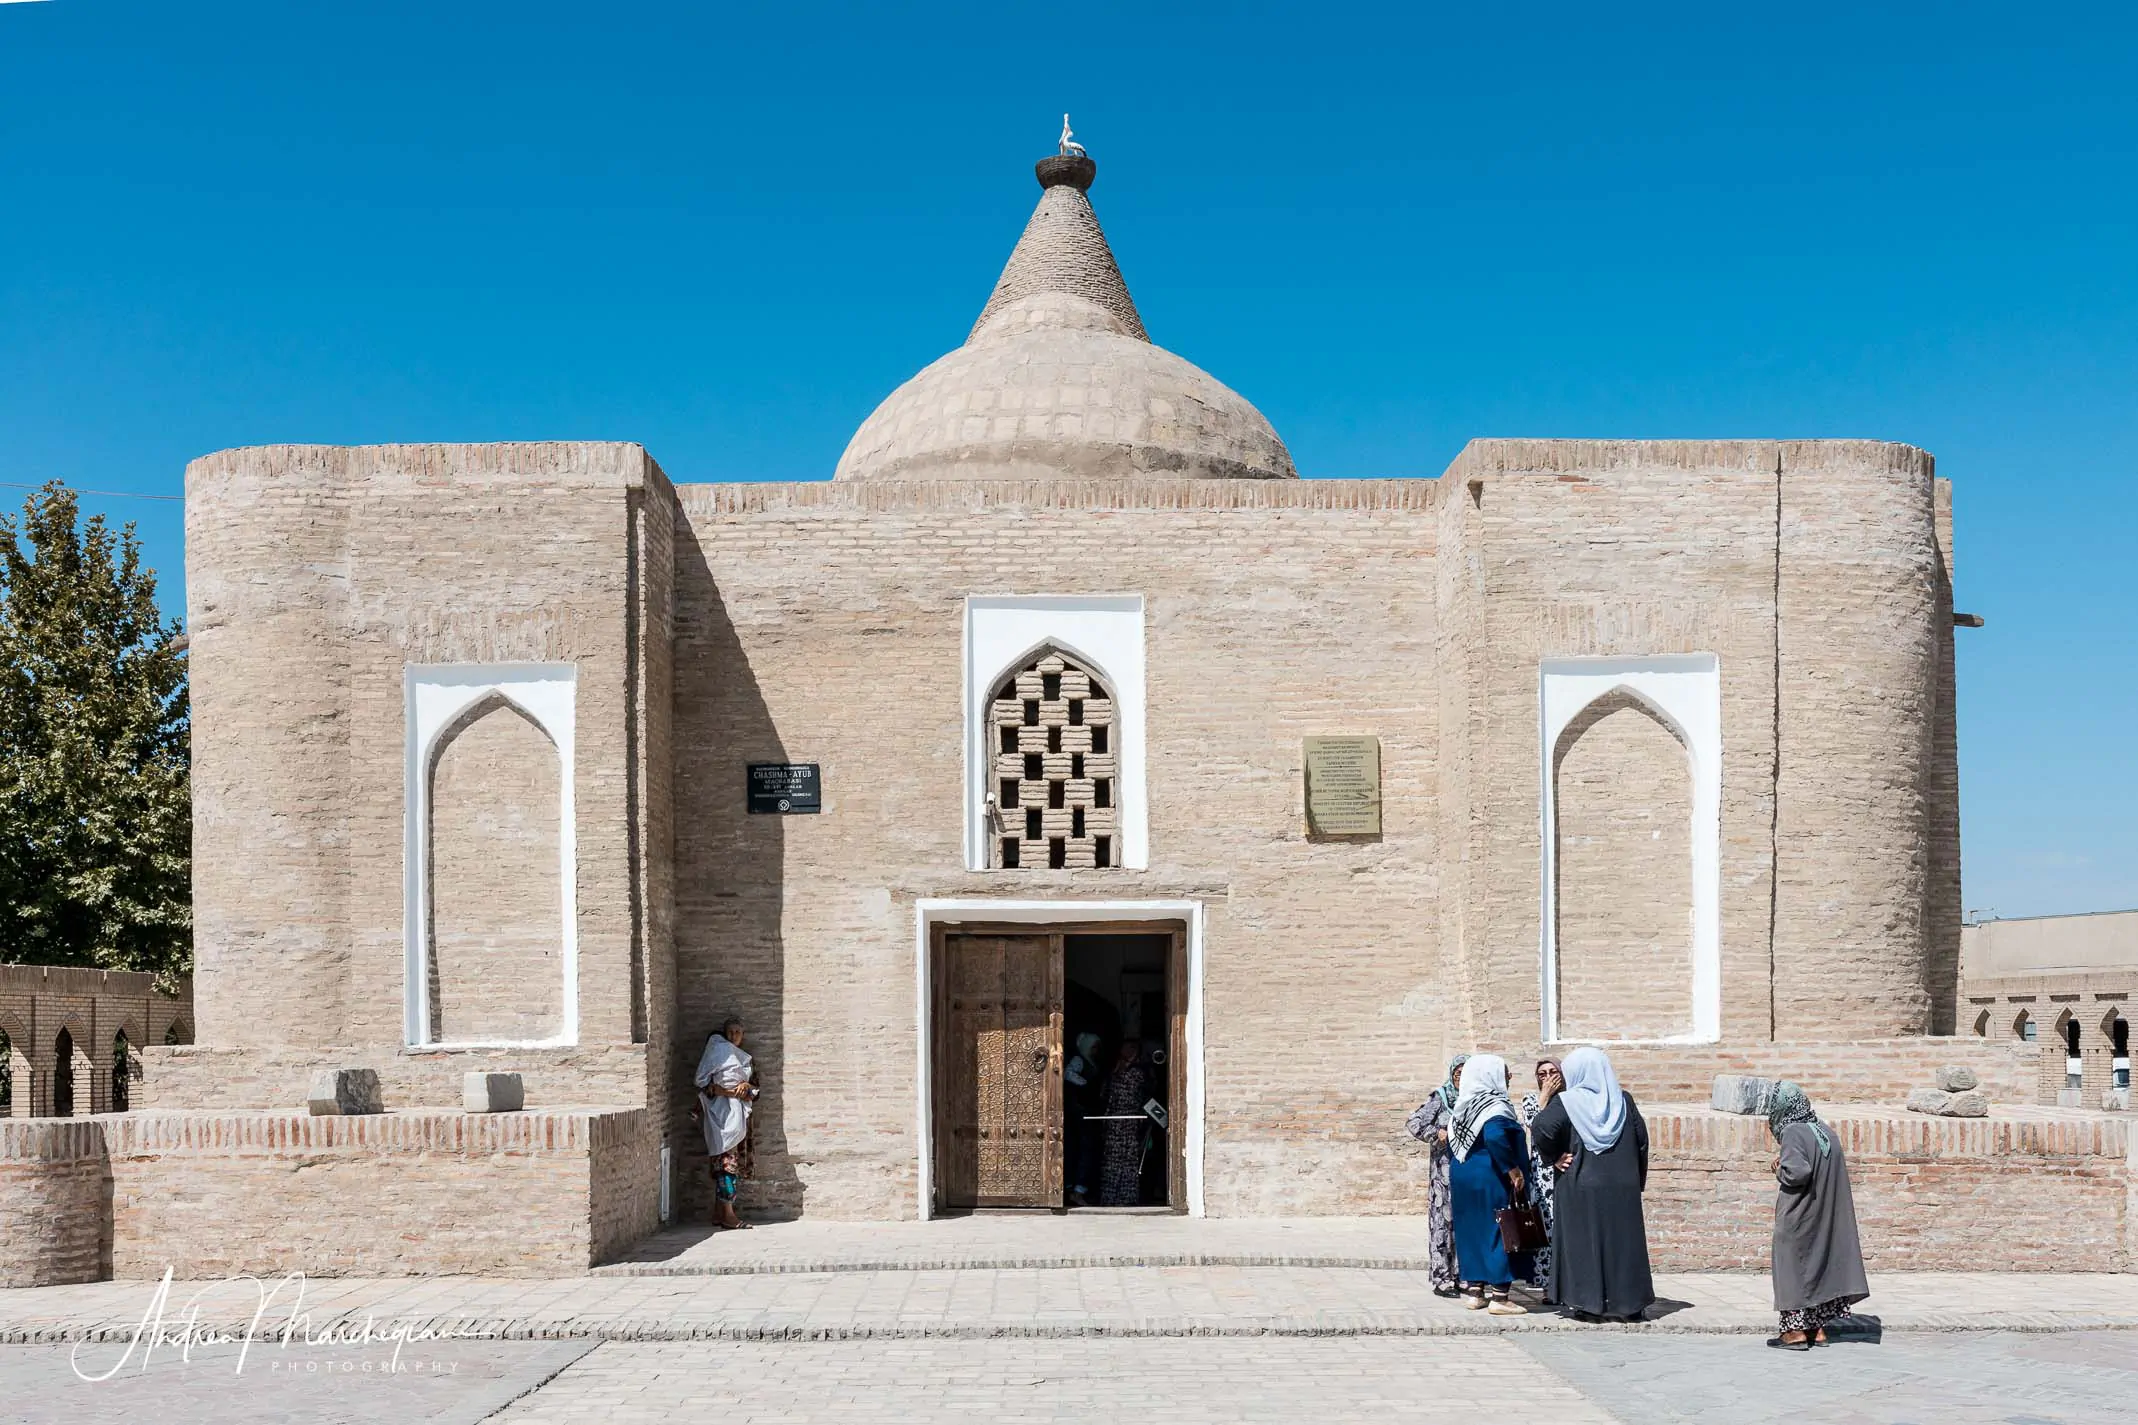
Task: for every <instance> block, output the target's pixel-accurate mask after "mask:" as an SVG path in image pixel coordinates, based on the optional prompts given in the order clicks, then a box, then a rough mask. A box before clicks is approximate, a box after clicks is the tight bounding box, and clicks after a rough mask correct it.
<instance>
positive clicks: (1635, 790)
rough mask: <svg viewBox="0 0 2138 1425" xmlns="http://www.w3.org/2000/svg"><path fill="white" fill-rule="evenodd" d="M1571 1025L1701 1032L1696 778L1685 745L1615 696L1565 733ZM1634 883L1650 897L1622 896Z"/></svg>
mask: <svg viewBox="0 0 2138 1425" xmlns="http://www.w3.org/2000/svg"><path fill="white" fill-rule="evenodd" d="M1553 771H1554V778H1555V783H1554V791H1553V805H1554V807H1555V808H1556V810H1557V813H1558V833H1559V835H1558V845H1557V846H1556V847H1555V848H1554V851H1555V853H1556V854H1557V856H1558V866H1559V874H1558V879H1557V882H1556V884H1557V887H1558V904H1557V909H1558V922H1559V924H1558V938H1557V941H1556V942H1555V943H1556V949H1557V956H1556V960H1557V966H1558V973H1559V987H1558V988H1559V1032H1560V1033H1561V1034H1563V1035H1565V1036H1566V1037H1567V1038H1569V1039H1589V1038H1601V1039H1666V1038H1669V1037H1670V1036H1672V1035H1683V1034H1689V1033H1691V1032H1692V1028H1693V996H1692V975H1693V888H1692V879H1691V878H1690V877H1689V876H1686V875H1685V874H1683V869H1684V868H1685V867H1686V866H1688V865H1690V864H1691V861H1690V857H1691V856H1692V820H1693V782H1692V769H1691V766H1690V764H1689V762H1688V761H1687V753H1686V750H1685V744H1684V743H1682V742H1680V741H1679V740H1678V735H1677V734H1676V733H1675V732H1673V731H1671V729H1670V728H1669V726H1668V725H1667V724H1666V723H1664V721H1663V720H1662V719H1661V718H1659V717H1657V716H1656V715H1655V714H1654V713H1653V712H1651V711H1650V710H1649V709H1648V708H1647V707H1645V706H1644V705H1642V704H1641V703H1640V702H1638V701H1637V700H1635V699H1634V698H1632V697H1630V696H1627V695H1625V694H1612V693H1607V694H1605V695H1604V696H1603V697H1602V698H1599V699H1598V700H1597V701H1595V702H1594V703H1591V704H1590V705H1589V707H1588V708H1587V710H1585V711H1584V712H1582V713H1581V714H1579V715H1578V716H1577V717H1575V719H1574V720H1573V722H1572V723H1571V724H1569V725H1568V727H1567V729H1566V731H1565V732H1564V733H1563V734H1561V736H1560V738H1559V745H1558V747H1557V748H1556V749H1555V756H1554V758H1553ZM1627 886H1641V887H1644V888H1646V889H1647V891H1648V894H1647V895H1645V896H1639V897H1636V896H1628V895H1624V894H1622V889H1623V888H1624V887H1627Z"/></svg>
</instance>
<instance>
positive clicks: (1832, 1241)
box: [1767, 1079, 1871, 1351]
mask: <svg viewBox="0 0 2138 1425" xmlns="http://www.w3.org/2000/svg"><path fill="white" fill-rule="evenodd" d="M1767 1127H1768V1130H1769V1131H1770V1132H1772V1133H1773V1134H1774V1145H1775V1158H1774V1180H1775V1183H1776V1185H1777V1186H1779V1187H1780V1189H1781V1191H1780V1192H1779V1193H1777V1194H1776V1195H1775V1199H1774V1309H1775V1310H1777V1311H1779V1312H1780V1313H1781V1314H1782V1334H1781V1335H1779V1336H1776V1337H1774V1338H1772V1339H1771V1340H1769V1341H1768V1342H1767V1344H1768V1345H1770V1346H1774V1347H1777V1348H1779V1349H1781V1350H1784V1351H1808V1350H1810V1349H1811V1348H1812V1347H1813V1346H1823V1345H1825V1344H1826V1328H1827V1326H1828V1325H1829V1324H1830V1323H1832V1322H1835V1321H1838V1320H1840V1319H1841V1318H1842V1317H1844V1316H1846V1315H1848V1313H1849V1308H1850V1307H1852V1306H1854V1305H1855V1304H1856V1303H1857V1302H1859V1301H1862V1300H1863V1299H1864V1298H1865V1297H1867V1296H1869V1295H1870V1294H1871V1284H1870V1282H1869V1281H1868V1280H1867V1279H1866V1278H1865V1276H1864V1274H1863V1243H1862V1240H1861V1239H1860V1238H1859V1237H1858V1236H1857V1234H1856V1198H1855V1195H1854V1194H1853V1193H1852V1192H1850V1191H1849V1181H1848V1160H1847V1159H1846V1158H1844V1157H1843V1156H1842V1154H1841V1145H1840V1144H1839V1143H1838V1142H1836V1141H1835V1140H1834V1131H1833V1129H1831V1128H1829V1127H1828V1126H1827V1125H1826V1124H1824V1123H1821V1122H1820V1121H1819V1116H1818V1115H1817V1114H1816V1113H1813V1112H1812V1110H1811V1100H1810V1099H1809V1098H1808V1097H1807V1096H1806V1095H1805V1093H1804V1090H1803V1089H1802V1088H1800V1087H1798V1086H1797V1085H1796V1084H1793V1083H1791V1082H1789V1081H1788V1080H1787V1079H1784V1080H1782V1082H1780V1083H1778V1084H1776V1085H1775V1086H1774V1089H1773V1092H1772V1094H1771V1095H1770V1096H1769V1098H1768V1099H1767Z"/></svg>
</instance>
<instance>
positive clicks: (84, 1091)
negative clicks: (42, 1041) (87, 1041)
mask: <svg viewBox="0 0 2138 1425" xmlns="http://www.w3.org/2000/svg"><path fill="white" fill-rule="evenodd" d="M88 1090H89V1081H88V1080H87V1079H86V1078H84V1077H83V1075H82V1073H81V1050H80V1046H79V1045H78V1044H77V1043H76V1042H75V1038H74V1031H73V1030H72V1029H62V1030H60V1031H59V1033H57V1034H55V1035H53V1036H52V1102H51V1105H50V1109H51V1116H52V1117H54V1118H72V1117H74V1113H75V1110H76V1109H77V1108H79V1107H81V1106H82V1104H83V1102H84V1100H86V1099H87V1098H88V1096H89V1094H88Z"/></svg>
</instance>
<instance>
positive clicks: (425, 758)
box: [401, 663, 579, 1049]
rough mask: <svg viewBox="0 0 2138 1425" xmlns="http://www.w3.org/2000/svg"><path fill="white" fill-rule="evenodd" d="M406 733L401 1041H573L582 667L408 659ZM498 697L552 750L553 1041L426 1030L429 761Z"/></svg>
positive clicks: (540, 1045) (514, 1044) (541, 1044)
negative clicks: (557, 902) (459, 723)
mask: <svg viewBox="0 0 2138 1425" xmlns="http://www.w3.org/2000/svg"><path fill="white" fill-rule="evenodd" d="M403 678H404V691H405V698H406V719H405V722H406V726H407V729H408V743H407V760H406V762H405V764H404V766H403V768H402V788H403V792H402V805H403V807H404V808H405V813H404V826H403V832H402V888H401V893H402V901H401V923H402V945H403V959H402V978H403V985H404V988H403V995H402V1012H403V1023H402V1037H403V1039H404V1041H405V1042H406V1044H407V1045H408V1047H410V1048H423V1049H549V1048H558V1047H563V1046H568V1045H573V1044H577V1043H578V1042H579V914H578V881H579V876H578V864H579V852H578V834H577V823H576V822H575V821H574V819H573V813H572V782H573V774H574V771H575V769H576V768H577V765H578V762H577V758H576V756H575V753H574V735H575V731H576V722H575V716H576V701H577V692H578V686H579V669H578V666H577V665H576V664H571V663H410V664H408V665H406V667H405V668H404V670H403ZM493 693H495V694H497V695H498V696H499V697H501V698H503V699H504V700H505V701H506V702H509V703H511V704H512V705H513V706H514V707H516V708H518V709H519V710H520V711H521V712H524V713H526V714H527V716H529V717H530V718H533V719H534V721H535V724H536V725H537V726H539V727H540V728H541V729H542V731H544V732H545V733H547V734H549V740H550V741H551V742H554V743H555V744H556V746H557V771H558V777H557V781H558V788H559V797H558V802H559V805H558V820H557V844H558V880H559V881H560V882H561V883H562V887H563V922H562V923H563V928H564V943H563V945H562V947H561V952H560V954H559V959H560V961H561V962H562V967H563V974H564V999H563V1023H562V1024H561V1026H560V1027H559V1030H558V1033H557V1036H556V1037H555V1038H553V1039H498V1040H454V1041H440V1040H433V1039H431V1038H430V1037H429V1036H430V1022H431V1013H430V977H429V975H428V974H427V973H426V966H425V961H426V957H427V955H428V953H429V948H430V947H429V946H428V944H426V941H427V939H428V937H427V936H426V934H425V927H426V926H427V925H428V924H429V921H430V917H429V915H428V913H427V912H428V909H429V906H430V859H431V857H430V851H431V815H430V812H431V778H430V772H431V757H432V756H433V754H434V753H435V752H436V750H437V744H438V738H439V735H440V734H441V733H443V732H444V731H445V730H446V728H448V727H450V726H451V725H452V723H453V720H454V719H455V718H457V717H458V716H460V714H462V713H463V712H466V711H467V710H468V709H469V708H471V707H473V706H474V705H475V704H476V703H478V702H480V701H482V700H483V699H484V698H486V697H489V696H490V695H491V694H493Z"/></svg>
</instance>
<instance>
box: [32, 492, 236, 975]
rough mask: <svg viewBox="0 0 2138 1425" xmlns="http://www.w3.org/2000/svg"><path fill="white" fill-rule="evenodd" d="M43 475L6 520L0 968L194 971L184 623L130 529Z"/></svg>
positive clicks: (161, 972)
mask: <svg viewBox="0 0 2138 1425" xmlns="http://www.w3.org/2000/svg"><path fill="white" fill-rule="evenodd" d="M79 515H80V506H79V504H78V502H77V501H76V499H75V495H74V492H73V491H72V490H69V489H68V488H67V487H66V486H65V485H63V484H61V483H60V482H59V481H57V480H55V481H53V482H51V483H50V484H48V485H46V486H45V487H44V488H43V489H41V490H39V491H38V492H37V493H36V494H34V495H31V496H30V497H29V498H28V499H27V500H25V501H24V502H23V508H22V518H21V520H20V522H19V523H18V522H17V521H15V520H13V519H9V518H7V517H5V516H0V958H4V959H7V960H14V961H22V962H27V963H31V964H45V965H88V966H94V967H96V968H99V969H107V970H148V971H151V972H153V973H154V974H156V975H157V976H158V978H159V979H161V980H163V981H164V982H165V983H168V982H169V981H171V980H172V979H173V978H174V977H176V976H177V975H180V974H183V973H185V972H186V971H188V970H190V969H191V968H192V963H193V933H192V931H193V906H192V886H191V879H192V859H193V820H192V805H191V795H190V790H189V786H188V780H187V778H188V771H189V764H190V761H191V746H190V737H189V727H188V714H187V702H186V662H185V653H184V649H185V643H184V639H183V638H182V636H181V634H182V625H180V624H179V623H178V622H177V621H176V620H175V619H174V620H172V621H171V622H169V623H165V622H164V621H163V620H162V619H161V617H160V616H159V615H158V612H157V609H156V575H155V573H154V571H152V570H150V569H147V568H145V567H143V565H142V563H141V545H140V541H139V540H138V539H136V538H135V537H134V527H133V525H131V524H128V525H126V526H125V527H124V528H122V529H121V530H119V531H118V532H117V533H114V532H113V531H112V530H111V529H109V528H108V527H107V526H106V525H105V523H104V518H103V516H101V515H98V516H94V517H92V518H91V519H90V520H89V521H88V522H87V523H86V524H82V523H80V522H79Z"/></svg>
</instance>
